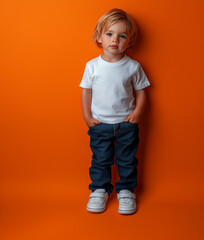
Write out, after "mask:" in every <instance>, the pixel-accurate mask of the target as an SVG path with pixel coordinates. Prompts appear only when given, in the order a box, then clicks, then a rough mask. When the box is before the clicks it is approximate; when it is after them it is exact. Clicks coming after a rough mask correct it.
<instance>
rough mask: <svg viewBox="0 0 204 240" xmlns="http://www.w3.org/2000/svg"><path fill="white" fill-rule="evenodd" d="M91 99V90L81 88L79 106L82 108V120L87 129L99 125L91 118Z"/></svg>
mask: <svg viewBox="0 0 204 240" xmlns="http://www.w3.org/2000/svg"><path fill="white" fill-rule="evenodd" d="M91 99H92V89H86V88H83V89H82V94H81V106H82V112H83V116H84V120H85V122H86V124H87V125H88V127H93V126H94V125H96V124H100V122H99V121H98V120H96V119H94V118H93V117H92V113H91Z"/></svg>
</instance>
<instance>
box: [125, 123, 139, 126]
mask: <svg viewBox="0 0 204 240" xmlns="http://www.w3.org/2000/svg"><path fill="white" fill-rule="evenodd" d="M127 123H128V125H129V126H132V127H138V123H131V122H127Z"/></svg>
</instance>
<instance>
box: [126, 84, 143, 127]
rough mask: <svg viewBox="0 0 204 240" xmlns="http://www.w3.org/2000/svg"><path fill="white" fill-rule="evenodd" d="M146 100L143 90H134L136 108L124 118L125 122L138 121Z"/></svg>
mask: <svg viewBox="0 0 204 240" xmlns="http://www.w3.org/2000/svg"><path fill="white" fill-rule="evenodd" d="M145 102H146V96H145V90H144V89H141V90H138V91H136V108H135V110H134V111H133V112H132V113H131V114H130V115H129V116H128V117H127V118H126V120H125V121H126V122H131V123H139V122H140V119H141V116H142V113H143V110H144V106H145Z"/></svg>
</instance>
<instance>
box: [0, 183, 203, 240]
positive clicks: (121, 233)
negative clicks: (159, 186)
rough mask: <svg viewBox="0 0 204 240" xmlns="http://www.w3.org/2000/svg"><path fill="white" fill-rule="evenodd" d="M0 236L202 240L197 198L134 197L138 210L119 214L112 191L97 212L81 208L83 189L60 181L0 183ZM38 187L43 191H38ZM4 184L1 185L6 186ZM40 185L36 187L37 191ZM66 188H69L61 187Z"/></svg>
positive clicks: (83, 205) (46, 239)
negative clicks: (2, 189) (77, 188)
mask: <svg viewBox="0 0 204 240" xmlns="http://www.w3.org/2000/svg"><path fill="white" fill-rule="evenodd" d="M4 188H5V189H4V194H3V195H2V194H1V196H3V198H1V233H0V239H1V240H18V239H19V240H24V239H26V240H41V239H42V240H52V239H53V240H64V239H98V240H100V239H105V238H106V239H128V238H130V239H132V238H135V239H165V240H168V239H171V240H172V239H176V240H177V239H185V240H193V239H195V240H199V239H203V237H204V234H203V230H202V227H203V223H204V222H203V209H204V206H203V203H198V202H197V203H196V202H193V201H189V199H188V200H187V201H181V200H177V199H174V200H169V201H168V200H166V201H163V200H161V199H159V198H158V196H157V195H156V194H154V195H153V196H149V199H148V198H147V197H144V196H142V194H141V195H139V196H138V211H137V213H136V214H134V215H131V216H124V215H120V214H119V213H118V212H117V210H118V202H117V198H116V194H115V192H113V194H112V195H111V196H110V197H109V201H108V204H107V210H106V211H105V212H104V213H102V214H91V213H88V212H87V211H86V204H87V200H88V196H89V193H90V192H89V191H88V190H87V188H85V185H84V186H82V187H81V190H80V194H79V193H77V192H76V191H75V192H74V195H73V196H71V194H72V193H73V191H72V189H71V188H70V189H69V188H68V186H66V184H65V185H56V184H55V185H54V184H53V185H51V184H50V185H48V184H47V185H45V186H44V187H43V186H42V185H40V183H39V184H36V185H34V184H33V185H32V184H27V185H25V183H24V185H19V184H16V185H14V184H13V185H7V186H6V185H4ZM43 188H44V189H45V191H43ZM6 189H7V190H6ZM38 189H41V190H38ZM67 189H69V191H70V193H69V192H67V191H68V190H67Z"/></svg>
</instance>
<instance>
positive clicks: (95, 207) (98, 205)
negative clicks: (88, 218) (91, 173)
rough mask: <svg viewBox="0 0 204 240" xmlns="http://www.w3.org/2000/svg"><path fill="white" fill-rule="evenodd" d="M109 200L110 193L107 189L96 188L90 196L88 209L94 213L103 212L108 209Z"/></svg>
mask: <svg viewBox="0 0 204 240" xmlns="http://www.w3.org/2000/svg"><path fill="white" fill-rule="evenodd" d="M107 200H108V193H107V192H106V190H105V189H96V190H95V191H94V192H92V193H91V194H90V196H89V202H88V204H87V210H88V211H89V212H92V213H101V212H104V211H105V210H106V202H107Z"/></svg>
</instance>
